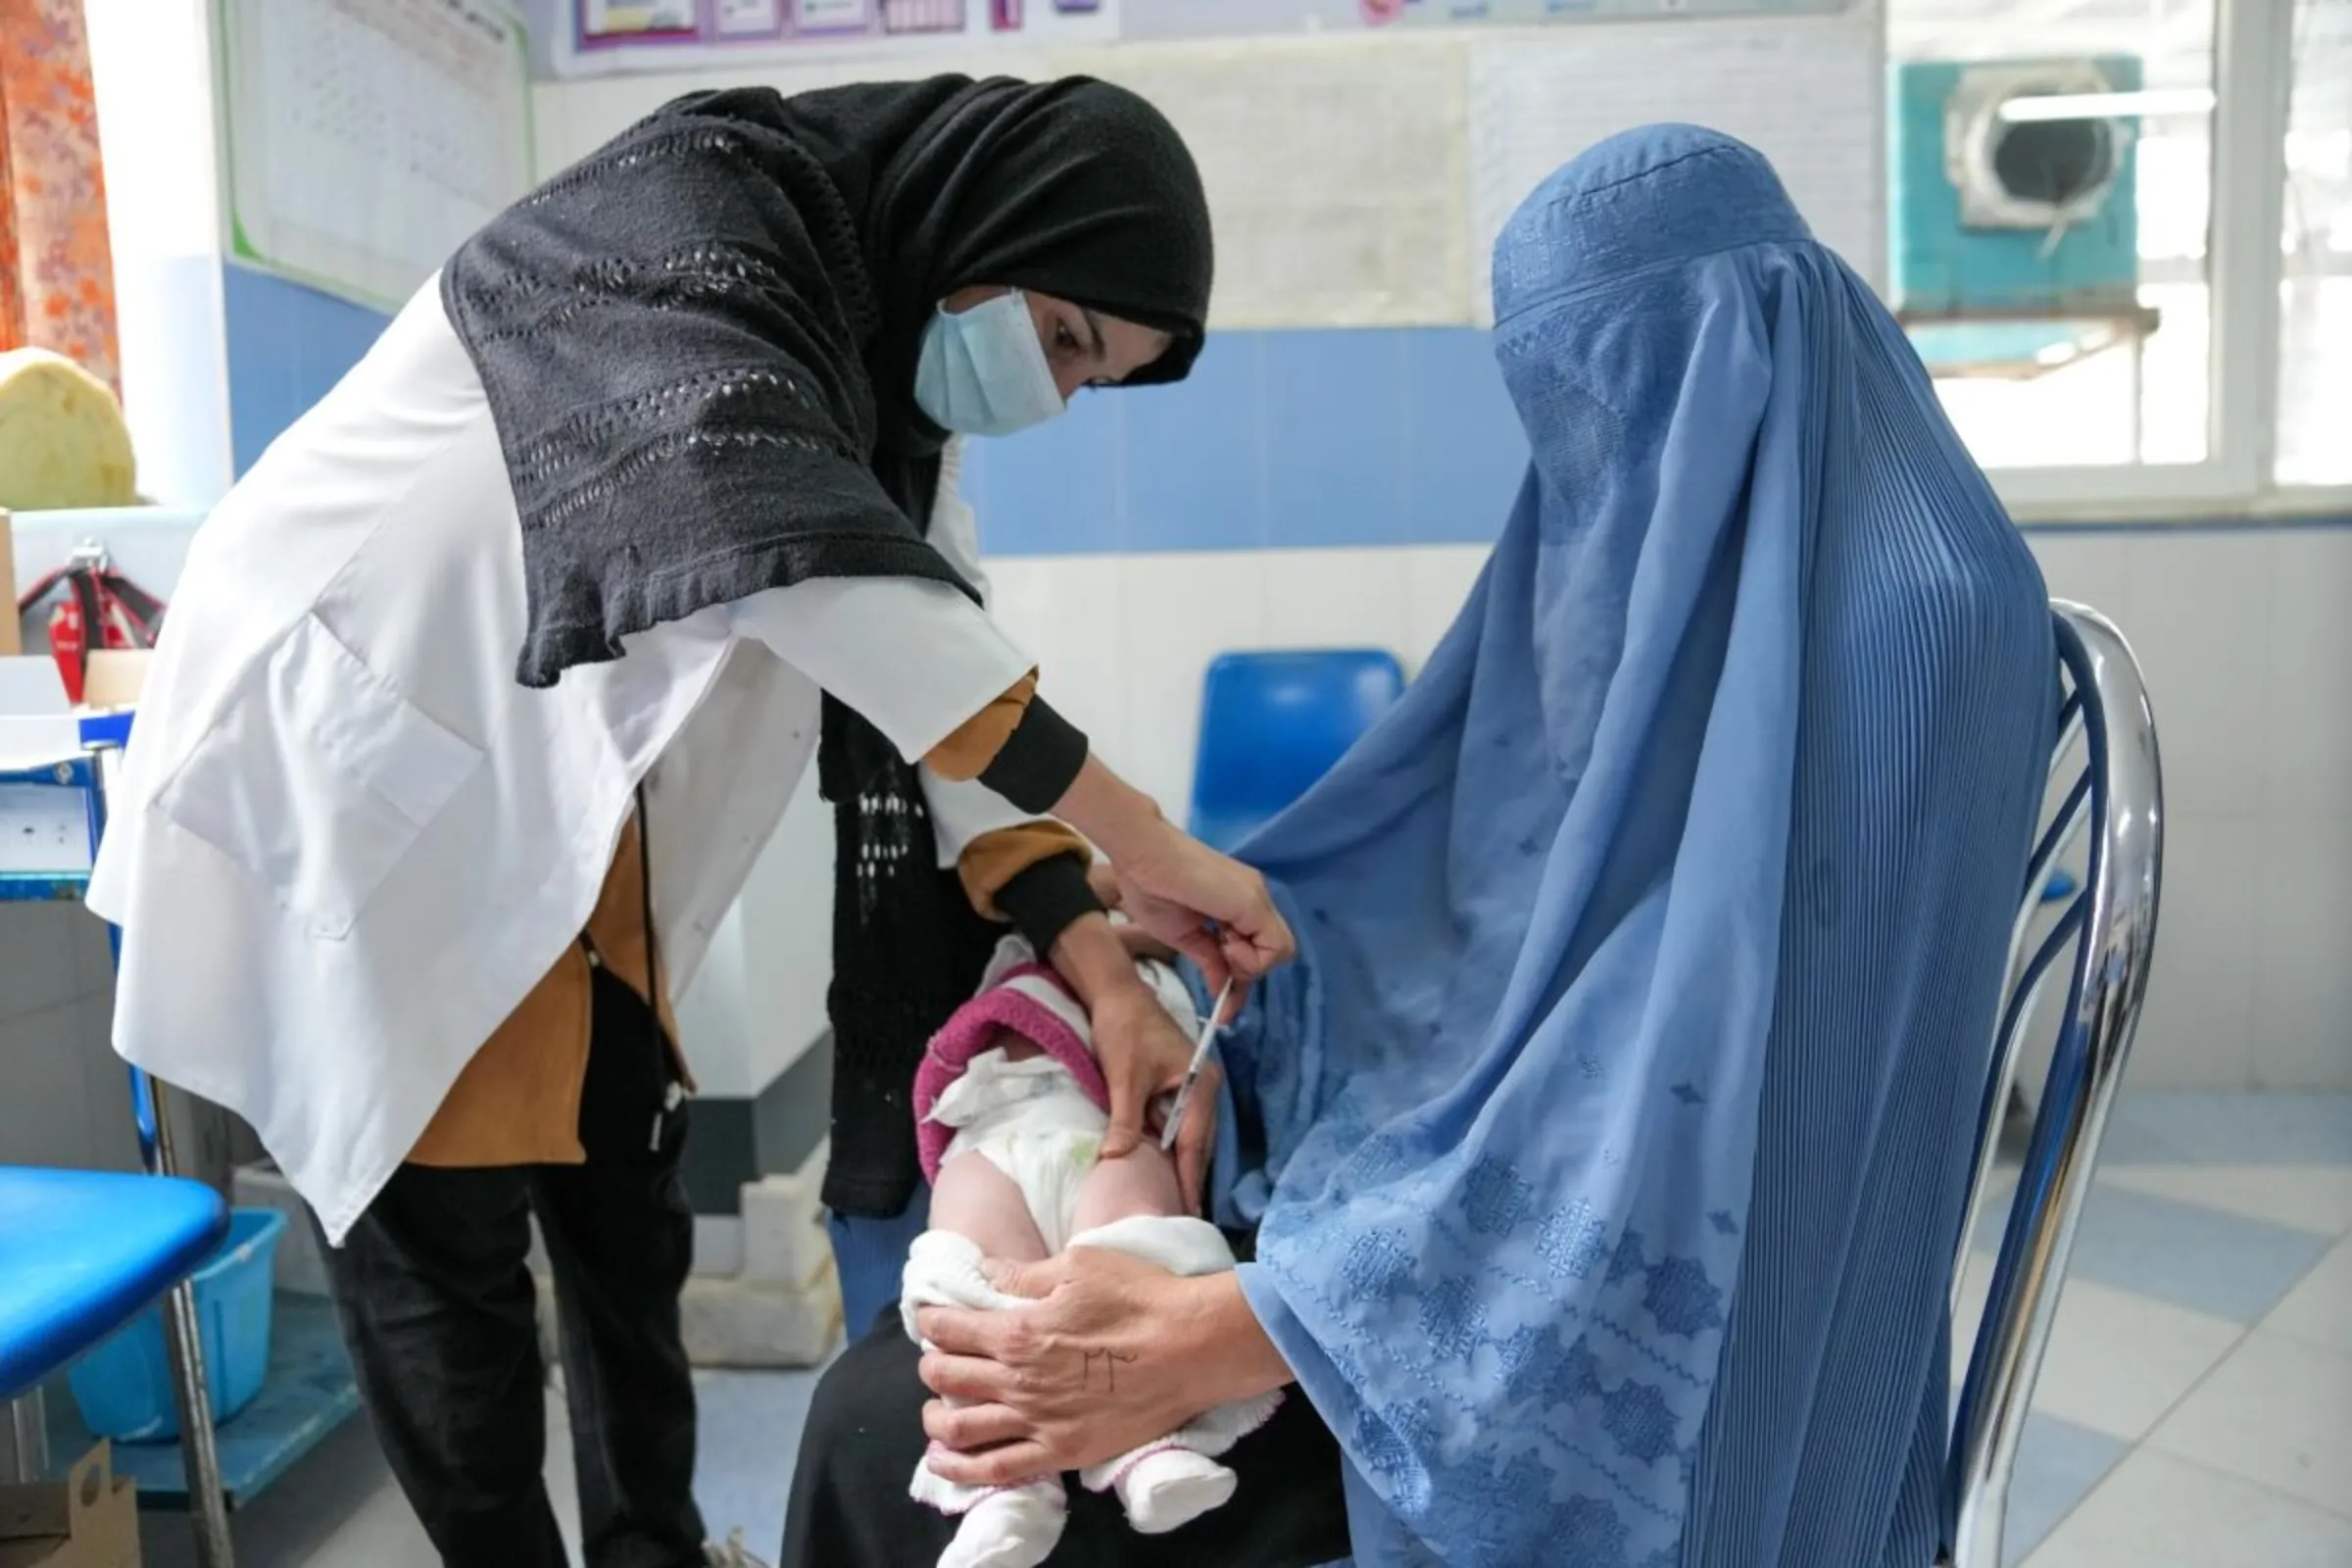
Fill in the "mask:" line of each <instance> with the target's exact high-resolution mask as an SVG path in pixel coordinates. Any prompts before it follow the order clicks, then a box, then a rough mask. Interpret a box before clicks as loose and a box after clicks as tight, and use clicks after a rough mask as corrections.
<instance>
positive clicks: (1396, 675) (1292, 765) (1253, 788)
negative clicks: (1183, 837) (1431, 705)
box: [1192, 649, 1404, 850]
mask: <svg viewBox="0 0 2352 1568" xmlns="http://www.w3.org/2000/svg"><path fill="white" fill-rule="evenodd" d="M1403 690H1404V670H1403V668H1402V666H1400V665H1399V664H1398V663H1397V659H1396V656H1395V655H1393V654H1387V653H1382V652H1380V651H1378V650H1376V649H1329V650H1314V651H1308V652H1299V653H1255V654H1226V655H1224V656H1223V657H1221V658H1220V659H1218V660H1217V662H1215V663H1212V664H1210V665H1209V666H1208V680H1207V685H1206V688H1205V690H1204V691H1203V693H1202V696H1201V755H1200V759H1199V760H1198V761H1197V762H1196V763H1195V764H1194V768H1193V812H1192V831H1193V836H1194V837H1195V838H1197V839H1200V840H1201V842H1202V843H1204V844H1207V845H1210V846H1212V847H1213V848H1216V849H1220V850H1231V849H1232V848H1233V847H1234V846H1235V845H1236V844H1238V843H1240V842H1241V841H1242V840H1243V839H1245V838H1247V837H1249V836H1250V833H1251V832H1253V831H1255V830H1256V829H1257V828H1258V827H1259V826H1260V825H1261V824H1263V823H1265V822H1267V821H1269V820H1271V819H1272V818H1273V817H1274V816H1275V814H1276V813H1278V812H1280V811H1281V810H1283V809H1285V808H1287V807H1288V806H1289V805H1290V804H1291V803H1292V802H1293V801H1296V800H1297V799H1298V798H1299V796H1301V795H1303V794H1305V793H1306V791H1307V790H1308V788H1309V787H1311V786H1312V785H1313V784H1314V782H1315V781H1316V780H1317V779H1319V778H1321V777H1322V776H1323V775H1324V774H1325V773H1327V772H1329V771H1330V770H1331V765H1332V764H1333V763H1334V762H1336V761H1338V760H1340V759H1341V758H1342V757H1343V756H1345V755H1346V754H1347V751H1348V747H1350V746H1353V745H1354V744H1355V743H1356V740H1357V738H1358V737H1360V736H1361V735H1362V734H1363V733H1364V731H1366V730H1368V729H1370V728H1371V727H1372V724H1373V722H1374V720H1376V719H1378V718H1379V717H1380V715H1381V714H1383V713H1385V712H1387V711H1388V710H1389V706H1390V705H1391V704H1392V703H1394V702H1396V701H1397V695H1398V694H1399V693H1401V692H1402V691H1403Z"/></svg>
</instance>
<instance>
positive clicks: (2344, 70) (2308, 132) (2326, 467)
mask: <svg viewBox="0 0 2352 1568" xmlns="http://www.w3.org/2000/svg"><path fill="white" fill-rule="evenodd" d="M2285 220H2286V221H2285V234H2284V237H2283V241H2282V246H2283V253H2282V260H2281V271H2280V276H2279V283H2278V453H2277V460H2276V461H2277V477H2278V483H2280V484H2284V485H2312V484H2352V439H2348V438H2347V436H2348V433H2352V0H2298V4H2297V5H2296V7H2295V39H2294V91H2293V95H2292V97H2291V98H2290V99H2289V101H2288V109H2287V129H2286V201H2285Z"/></svg>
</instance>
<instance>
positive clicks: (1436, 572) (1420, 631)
mask: <svg viewBox="0 0 2352 1568" xmlns="http://www.w3.org/2000/svg"><path fill="white" fill-rule="evenodd" d="M1489 553H1490V552H1489V551H1488V549H1487V547H1486V546H1485V545H1424V546H1421V547H1418V548H1416V549H1412V550H1407V551H1404V552H1402V554H1403V555H1404V557H1405V562H1406V571H1407V573H1408V576H1409V578H1410V581H1411V590H1412V609H1411V621H1410V630H1409V632H1408V633H1407V639H1406V646H1405V647H1404V648H1402V649H1399V650H1398V652H1399V653H1401V654H1403V655H1404V664H1405V668H1406V669H1408V670H1418V669H1420V667H1421V666H1422V665H1423V664H1425V663H1427V662H1429V656H1430V654H1431V652H1432V651H1433V650H1434V649H1436V647H1437V646H1438V643H1439V641H1440V639H1442V638H1444V637H1445V635H1446V631H1447V629H1448V628H1450V627H1451V626H1452V625H1453V621H1454V617H1455V616H1457V615H1459V614H1460V613H1462V604H1463V602H1464V601H1465V600H1467V599H1468V598H1469V597H1470V590H1471V589H1472V588H1473V587H1475V586H1476V585H1477V583H1478V574H1479V573H1480V572H1482V571H1484V570H1485V569H1486V566H1487V556H1488V555H1489Z"/></svg>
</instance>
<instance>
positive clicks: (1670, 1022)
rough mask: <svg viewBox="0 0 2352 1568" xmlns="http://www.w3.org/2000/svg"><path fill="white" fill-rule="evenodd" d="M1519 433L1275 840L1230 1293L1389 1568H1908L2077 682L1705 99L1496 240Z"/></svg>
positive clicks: (1985, 499) (1865, 333)
mask: <svg viewBox="0 0 2352 1568" xmlns="http://www.w3.org/2000/svg"><path fill="white" fill-rule="evenodd" d="M1495 314H1496V317H1497V325H1496V328H1495V345H1496V350H1495V351H1496V355H1497V358H1498V359H1499V360H1500V362H1501V366H1502V371H1503V376H1504V379H1505V381H1506V382H1507V384H1508V387H1509V390H1510V395H1511V398H1512V401H1513V402H1514V403H1515V404H1516V405H1517V407H1518V411H1519V417H1520V419H1521V420H1522V421H1523V422H1524V424H1525V426H1526V430H1527V436H1528V440H1529V442H1530V443H1531V445H1532V447H1533V452H1534V462H1533V466H1531V468H1530V470H1529V472H1528V475H1527V478H1526V480H1525V482H1524V484H1523V485H1522V487H1521V490H1520V494H1519V499H1518V502H1517V505H1516V507H1515V509H1514V511H1513V512H1512V515H1511V517H1510V521H1509V522H1508V524H1507V525H1506V526H1505V528H1504V530H1503V533H1502V537H1501V540H1500V542H1499V543H1498V544H1497V545H1496V547H1495V555H1494V558H1493V560H1492V562H1491V563H1490V564H1489V566H1488V568H1487V571H1486V573H1485V575H1484V577H1483V578H1482V580H1481V581H1480V583H1479V585H1478V587H1477V589H1476V590H1475V591H1474V592H1473V593H1472V595H1471V597H1470V600H1469V603H1468V605H1467V607H1466V608H1465V609H1464V610H1463V612H1462V614H1461V618H1460V619H1459V620H1458V621H1457V622H1456V623H1455V624H1454V626H1453V629H1452V630H1451V631H1450V632H1449V633H1448V634H1447V636H1446V639H1445V641H1444V643H1443V645H1442V646H1441V647H1440V648H1439V649H1438V651H1437V653H1436V654H1435V655H1434V656H1433V657H1432V659H1431V661H1430V663H1429V666H1428V668H1427V670H1426V671H1425V672H1424V673H1423V674H1422V676H1421V677H1420V679H1419V680H1418V681H1416V682H1415V683H1414V685H1413V687H1412V688H1411V690H1410V691H1408V692H1407V693H1406V694H1405V696H1404V698H1403V700H1402V702H1401V703H1400V704H1399V705H1398V706H1397V708H1396V709H1395V710H1394V711H1392V712H1391V714H1390V715H1389V716H1388V717H1387V718H1385V719H1384V720H1383V721H1382V722H1381V723H1380V724H1379V725H1378V726H1377V727H1376V728H1375V729H1374V730H1373V732H1372V733H1371V734H1370V735H1368V736H1367V737H1366V738H1365V739H1364V740H1363V741H1362V742H1361V743H1360V744H1359V745H1358V746H1357V747H1356V748H1355V749H1354V750H1353V751H1352V752H1351V753H1350V754H1349V755H1348V757H1347V759H1346V760H1344V761H1343V762H1341V764H1340V765H1339V766H1338V768H1337V769H1336V770H1335V771H1334V772H1333V773H1332V774H1331V775H1330V776H1329V777H1328V778H1327V779H1326V780H1325V781H1324V782H1322V783H1321V784H1320V785H1318V786H1317V787H1316V788H1315V789H1314V790H1312V791H1311V792H1310V793H1309V794H1308V795H1307V796H1305V797H1304V798H1303V799H1302V800H1300V801H1299V804H1298V805H1297V806H1296V807H1295V808H1293V809H1291V810H1290V811H1289V812H1287V813H1286V814H1285V815H1283V816H1282V817H1280V818H1278V819H1277V820H1276V821H1275V822H1273V823H1271V824H1269V825H1268V827H1267V828H1266V829H1265V830H1264V831H1263V832H1262V833H1261V834H1260V835H1259V836H1258V837H1257V838H1256V839H1255V840H1254V841H1252V842H1251V843H1250V845H1249V846H1248V847H1246V849H1245V851H1244V855H1245V858H1249V859H1250V860H1252V861H1253V862H1254V863H1256V864H1257V865H1259V866H1261V867H1262V868H1263V869H1264V870H1265V871H1266V873H1267V875H1268V877H1269V878H1270V879H1271V880H1272V881H1273V882H1274V884H1275V886H1276V889H1277V894H1278V897H1279V898H1280V899H1281V901H1282V903H1283V906H1284V907H1285V909H1286V911H1287V912H1288V914H1289V915H1290V917H1291V919H1292V920H1293V922H1294V923H1295V926H1296V928H1297V930H1298V931H1299V938H1300V944H1301V950H1302V958H1301V961H1300V963H1299V964H1298V965H1297V966H1295V967H1294V968H1292V969H1290V970H1287V971H1285V972H1284V973H1283V974H1282V975H1280V976H1278V977H1277V978H1276V979H1274V980H1273V981H1271V982H1270V983H1269V984H1267V985H1266V986H1264V987H1262V988H1261V990H1260V993H1259V996H1258V998H1257V1001H1256V1003H1255V1005H1253V1006H1252V1008H1251V1009H1250V1012H1249V1013H1248V1014H1247V1016H1246V1017H1245V1019H1244V1021H1243V1022H1242V1024H1241V1025H1240V1026H1239V1027H1238V1028H1237V1030H1236V1032H1235V1033H1234V1034H1233V1035H1232V1036H1231V1037H1229V1039H1228V1042H1227V1045H1226V1048H1225V1049H1226V1062H1227V1066H1228V1069H1229V1072H1230V1073H1231V1075H1232V1079H1233V1082H1234V1088H1235V1092H1236V1093H1235V1098H1234V1100H1233V1102H1232V1103H1233V1105H1234V1106H1235V1107H1236V1112H1237V1114H1236V1115H1235V1116H1234V1117H1232V1118H1229V1119H1231V1120H1232V1121H1234V1122H1235V1124H1236V1125H1235V1126H1234V1128H1233V1129H1232V1133H1233V1136H1231V1137H1230V1138H1229V1139H1228V1141H1227V1148H1226V1150H1225V1151H1224V1155H1225V1157H1224V1159H1223V1161H1222V1165H1223V1180H1222V1184H1221V1185H1222V1187H1223V1189H1224V1193H1223V1199H1222V1201H1223V1203H1224V1205H1225V1209H1224V1211H1225V1212H1226V1214H1227V1215H1228V1217H1240V1218H1261V1219H1262V1227H1261V1230H1260V1234H1259V1239H1258V1252H1257V1260H1256V1261H1255V1262H1254V1263H1253V1264H1251V1265H1249V1266H1248V1267H1247V1268H1246V1270H1245V1274H1244V1281H1245V1289H1246V1290H1247V1292H1248V1294H1249V1299H1250V1303H1251V1305H1252V1306H1253V1307H1254V1309H1255V1310H1256V1312H1257V1315H1258V1317H1259V1318H1260V1319H1261V1320H1262V1321H1263V1323H1264V1325H1265V1327H1266V1329H1267V1331H1268V1332H1269V1333H1270V1334H1271V1335H1272V1337H1273V1339H1274V1340H1275V1342H1276V1344H1277V1345H1278V1346H1279V1347H1280V1348H1281V1349H1282V1352H1283V1354H1284V1355H1285V1356H1287V1357H1288V1358H1289V1360H1290V1363H1291V1365H1292V1366H1293V1367H1294V1368H1296V1369H1297V1371H1298V1374H1299V1383H1300V1385H1301V1386H1302V1388H1303V1390H1304V1392H1305V1394H1306V1396H1307V1397H1309V1398H1311V1399H1312V1400H1313V1401H1314V1402H1315V1405H1316V1407H1317V1408H1318V1409H1319V1410H1320V1411H1321V1412H1322V1414H1323V1415H1324V1417H1325V1418H1326V1419H1327V1420H1328V1421H1329V1423H1330V1424H1331V1427H1332V1429H1333V1430H1334V1431H1335V1432H1336V1433H1337V1434H1338V1437H1339V1440H1340V1443H1341V1445H1342V1447H1343V1448H1344V1450H1345V1453H1346V1456H1347V1464H1348V1491H1349V1518H1350V1526H1351V1529H1352V1531H1353V1534H1354V1538H1355V1549H1356V1560H1357V1561H1358V1563H1360V1564H1363V1565H1365V1568H1375V1565H1377V1568H1389V1565H1393V1564H1404V1563H1423V1562H1431V1561H1438V1562H1444V1563H1447V1564H1462V1565H1496V1568H1692V1565H1705V1568H1877V1565H1885V1568H1928V1564H1930V1563H1931V1562H1932V1561H1933V1560H1934V1557H1935V1553H1936V1546H1937V1544H1938V1542H1939V1540H1940V1538H1941V1537H1942V1535H1943V1533H1944V1531H1945V1529H1946V1521H1947V1518H1948V1514H1949V1506H1948V1502H1947V1498H1946V1488H1945V1485H1944V1481H1943V1463H1942V1460H1943V1452H1944V1446H1945V1444H1944V1431H1945V1420H1946V1413H1945V1404H1946V1364H1947V1356H1948V1349H1947V1345H1948V1330H1947V1325H1946V1322H1945V1316H1946V1314H1945V1306H1944V1301H1945V1292H1946V1288H1947V1285H1948V1282H1949V1279H1950V1273H1951V1268H1952V1262H1953V1256H1954V1251H1955V1242H1956V1237H1957V1232H1958V1229H1959V1223H1960V1208H1961V1204H1962V1201H1963V1196H1964V1187H1965V1184H1966V1180H1967V1175H1968V1170H1969V1164H1970V1152H1971V1145H1972V1143H1973V1140H1974V1134H1975V1120H1976V1113H1977V1107H1978V1103H1979V1100H1980V1097H1981V1095H1982V1093H1983V1088H1984V1078H1985V1071H1986V1068H1987V1062H1988V1059H1989V1054H1990V1041H1991V1035H1992V1030H1993V1021H1994V1008H1995V1004H1996V999H1997V992H1998V990H1999V986H2000V979H2001V969H2002V963H2003V959H2004V956H2005V954H2006V940H2007V936H2008V931H2009V926H2010V921H2011V917H2012V915H2013V914H2014V912H2015V909H2016V907H2017V901H2018V894H2019V890H2020V886H2021V883H2022V879H2023V875H2024V867H2025V858H2026V854H2027V850H2028V839H2029V835H2030V834H2031V831H2032V828H2033V825H2034V813H2035V810H2036V807H2037V804H2038V800H2039V789H2040V784H2041V780H2042V777H2043V774H2044V769H2045V764H2046V762H2047V757H2048V747H2049V744H2050V739H2051V734H2052V724H2053V712H2054V708H2055V697H2056V677H2055V673H2054V665H2053V650H2052V644H2051V637H2050V631H2049V621H2048V607H2047V604H2046V601H2045V598H2044V590H2043V587H2042V583H2041V579H2040V576H2039V574H2038V572H2037V571H2036V570H2035V567H2034V562H2033V560H2032V558H2031V556H2030V555H2029V554H2028V553H2027V550H2026V548H2025V545H2024V543H2023V542H2022V541H2021V540H2020V538H2019V537H2018V535H2017V533H2016V531H2015V529H2014V528H2013V527H2012V526H2011V524H2010V522H2009V520H2008V519H2007V517H2006V516H2005V515H2003V513H2002V510H2001V508H2000V506H1999V504H1998V503H1997V502H1996V501H1995V500H1994V499H1993V496H1992V493H1991V491H1990V489H1989V488H1988V487H1987V486H1986V484H1985V480H1984V477H1983V476H1982V475H1981V474H1980V473H1979V471H1978V469H1977V467H1976V466H1975V465H1974V464H1973V463H1972V462H1971V461H1970V460H1969V457H1968V454H1967V452H1966V451H1965V449H1964V448H1963V447H1962V445H1961V443H1960V442H1959V440H1958V439H1957V437H1956V436H1955V435H1954V434H1953V432H1952V429H1951V427H1950V426H1949V425H1948V424H1947V423H1946V421H1945V419H1944V417H1943V416H1942V414H1941V412H1940V411H1939V409H1938V406H1937V404H1936V396H1935V393H1934V391H1933V390H1932V389H1931V387H1930V385H1929V382H1928V378H1927V376H1926V375H1925V374H1924V373H1923V371H1922V370H1921V368H1920V365H1919V362H1918V360H1917V359H1916V358H1915V357H1914V355H1913V354H1912V352H1911V350H1910V348H1909V347H1908V345H1907V344H1906V343H1905V341H1904V338H1903V335H1902V333H1901V331H1900V330H1899V329H1898V328H1897V327H1896V325H1895V324H1894V322H1893V321H1892V320H1891V319H1889V318H1888V317H1887V313H1886V312H1885V311H1884V310H1883V309H1882V308H1881V307H1880V305H1879V303H1878V301H1877V300H1876V299H1875V298H1873V297H1872V295H1871V293H1870V291H1869V290H1868V289H1867V288H1866V287H1865V286H1864V285H1863V284H1862V283H1861V282H1860V281H1859V280H1858V279H1857V278H1856V277H1855V276H1854V275H1853V273H1852V272H1850V271H1848V270H1846V268H1845V267H1844V265H1843V264H1841V263H1840V262H1839V261H1838V259H1837V258H1836V257H1835V256H1833V255H1832V254H1830V253H1829V252H1828V251H1826V250H1824V249H1823V248H1822V247H1821V246H1820V245H1818V244H1816V243H1815V242H1814V241H1813V240H1812V239H1811V237H1810V236H1809V234H1808V233H1807V230H1806V228H1805V225H1804V223H1803V221H1802V220H1800V219H1799V218H1798V216H1797V214H1796V212H1795V210H1794V208H1793V207H1791V205H1790V204H1789V198H1788V196H1787V194H1786V193H1785V192H1784V191H1783V189H1782V187H1781V185H1780V183H1779V181H1778V179H1777V178H1776V177H1775V176H1774V175H1773V173H1772V171H1771V169H1770V168H1769V166H1768V165H1767V164H1766V163H1765V162H1764V160H1763V159H1762V158H1760V157H1759V156H1757V155H1756V154H1755V153H1753V152H1752V151H1750V150H1748V149H1747V148H1745V147H1742V146H1740V144H1738V143H1736V142H1733V141H1730V140H1727V139H1725V138H1723V137H1721V136H1717V135H1714V134H1712V133H1709V132H1706V131H1701V130H1696V129H1692V128H1690V127H1683V126H1670V127H1661V128H1656V129H1651V130H1646V131H1642V132H1638V133H1635V134H1631V135H1627V136H1622V137H1619V138H1616V139H1614V140H1612V141H1609V142H1607V143H1604V144H1603V145H1601V146H1599V147H1597V148H1595V149H1593V151H1592V152H1590V153H1588V154H1586V155H1585V156H1584V157H1582V158H1580V159H1578V160H1577V161H1576V162H1575V163H1573V164H1571V165H1570V166H1568V167H1567V168H1566V169H1564V170H1562V171H1560V172H1559V173H1557V174H1556V175H1554V176H1553V177H1552V178H1551V179H1550V180H1549V181H1548V182H1547V183H1545V184H1544V186H1543V187H1542V188H1541V189H1539V190H1538V191H1537V192H1536V193H1535V195H1534V196H1533V197H1531V198H1530V199H1529V201H1528V202H1527V204H1526V206H1524V207H1523V208H1521V209H1520V211H1519V213H1518V215H1517V216H1516V217H1515V218H1514V219H1513V220H1512V221H1511V223H1510V225H1509V227H1508V228H1507V229H1506V230H1505V231H1504V233H1503V235H1502V238H1501V240H1500V242H1499V243H1498V244H1497V246H1496V247H1495Z"/></svg>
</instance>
